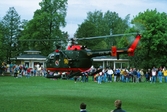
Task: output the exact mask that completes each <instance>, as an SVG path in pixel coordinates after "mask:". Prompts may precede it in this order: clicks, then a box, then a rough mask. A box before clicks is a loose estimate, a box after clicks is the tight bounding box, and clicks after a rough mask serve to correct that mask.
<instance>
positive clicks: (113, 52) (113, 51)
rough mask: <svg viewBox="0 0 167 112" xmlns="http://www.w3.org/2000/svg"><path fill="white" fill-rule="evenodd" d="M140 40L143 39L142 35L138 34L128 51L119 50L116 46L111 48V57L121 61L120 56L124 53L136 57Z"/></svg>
mask: <svg viewBox="0 0 167 112" xmlns="http://www.w3.org/2000/svg"><path fill="white" fill-rule="evenodd" d="M140 38H141V35H140V34H137V35H136V38H135V40H134V41H133V42H132V44H131V45H130V46H129V47H128V48H126V49H117V47H116V46H112V47H111V56H114V57H117V59H119V54H124V53H127V54H128V55H129V56H134V52H135V49H136V47H137V44H138V43H139V41H140Z"/></svg>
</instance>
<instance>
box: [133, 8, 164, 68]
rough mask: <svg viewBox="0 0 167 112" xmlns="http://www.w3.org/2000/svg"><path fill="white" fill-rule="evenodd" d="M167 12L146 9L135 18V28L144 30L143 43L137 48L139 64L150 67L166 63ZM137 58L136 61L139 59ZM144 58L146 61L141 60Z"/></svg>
mask: <svg viewBox="0 0 167 112" xmlns="http://www.w3.org/2000/svg"><path fill="white" fill-rule="evenodd" d="M166 18H167V14H166V13H159V12H157V10H156V9H155V10H146V11H145V12H143V13H139V14H138V15H137V16H136V17H135V18H134V19H133V20H132V23H133V24H134V29H137V30H139V31H141V32H142V38H141V44H140V46H139V48H138V50H137V55H136V56H135V57H134V58H137V59H138V60H139V62H140V64H139V65H138V66H140V67H142V68H148V67H152V66H157V67H158V66H161V65H166V62H167V61H166V54H167V51H166V47H167V19H166ZM137 59H135V61H136V60H137ZM140 60H144V61H140Z"/></svg>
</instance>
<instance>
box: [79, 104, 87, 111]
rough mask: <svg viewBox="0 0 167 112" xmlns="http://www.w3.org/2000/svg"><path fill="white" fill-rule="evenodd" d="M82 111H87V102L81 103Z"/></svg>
mask: <svg viewBox="0 0 167 112" xmlns="http://www.w3.org/2000/svg"><path fill="white" fill-rule="evenodd" d="M80 112H87V111H86V104H85V103H81V104H80Z"/></svg>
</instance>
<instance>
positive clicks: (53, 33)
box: [22, 0, 67, 55]
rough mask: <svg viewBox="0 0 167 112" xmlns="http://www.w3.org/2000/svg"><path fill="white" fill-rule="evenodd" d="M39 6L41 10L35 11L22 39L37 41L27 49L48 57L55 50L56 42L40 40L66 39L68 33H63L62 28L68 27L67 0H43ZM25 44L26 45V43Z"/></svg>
mask: <svg viewBox="0 0 167 112" xmlns="http://www.w3.org/2000/svg"><path fill="white" fill-rule="evenodd" d="M39 5H40V6H41V9H38V10H36V11H35V13H34V16H33V19H32V20H30V21H29V22H28V24H27V25H26V26H25V28H24V29H25V30H24V32H23V36H22V39H36V41H33V42H29V44H27V47H29V49H36V50H40V51H42V53H43V54H44V55H48V54H49V53H50V52H52V51H53V50H54V43H55V41H40V42H38V40H41V39H47V40H51V39H58V40H61V39H62V38H63V39H64V37H63V35H64V34H66V32H62V31H61V29H60V28H61V27H65V25H66V22H65V16H66V10H67V0H42V2H40V3H39ZM64 40H65V39H64ZM56 42H57V41H56ZM23 44H24V45H25V43H24V42H23Z"/></svg>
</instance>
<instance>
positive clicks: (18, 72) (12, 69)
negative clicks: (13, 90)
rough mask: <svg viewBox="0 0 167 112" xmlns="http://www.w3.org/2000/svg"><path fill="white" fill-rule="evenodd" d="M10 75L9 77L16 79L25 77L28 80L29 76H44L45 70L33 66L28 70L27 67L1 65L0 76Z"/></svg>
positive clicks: (38, 66) (41, 67)
mask: <svg viewBox="0 0 167 112" xmlns="http://www.w3.org/2000/svg"><path fill="white" fill-rule="evenodd" d="M6 72H8V73H10V75H11V76H14V77H16V78H19V77H22V76H26V77H27V78H29V77H30V76H44V77H45V76H46V70H45V68H44V67H43V66H40V65H35V66H34V68H30V67H28V66H27V65H22V64H20V65H17V64H11V65H6V64H4V63H2V66H1V75H4V73H6Z"/></svg>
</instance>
